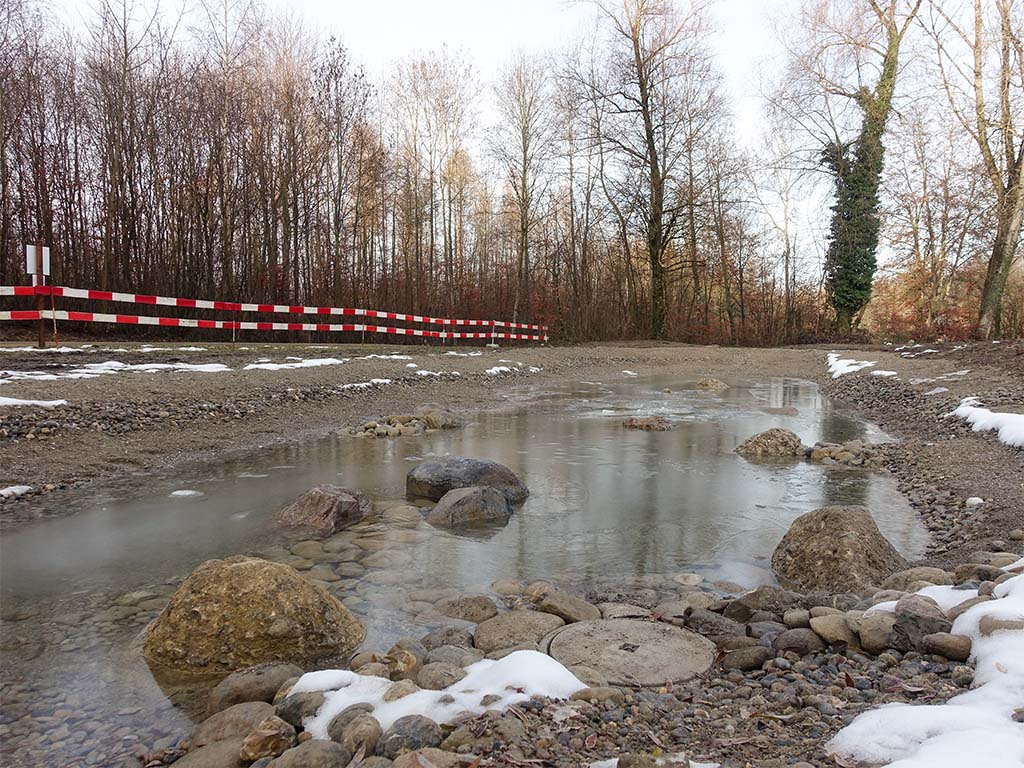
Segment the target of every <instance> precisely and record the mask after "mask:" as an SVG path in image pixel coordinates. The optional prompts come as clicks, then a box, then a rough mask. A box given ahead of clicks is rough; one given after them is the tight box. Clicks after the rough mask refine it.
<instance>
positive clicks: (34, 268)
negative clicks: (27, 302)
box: [25, 240, 50, 349]
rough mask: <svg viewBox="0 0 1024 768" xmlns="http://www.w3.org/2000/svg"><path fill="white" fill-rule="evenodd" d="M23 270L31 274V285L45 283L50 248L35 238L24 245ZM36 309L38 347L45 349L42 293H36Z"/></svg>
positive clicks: (37, 285) (48, 266) (48, 269)
mask: <svg viewBox="0 0 1024 768" xmlns="http://www.w3.org/2000/svg"><path fill="white" fill-rule="evenodd" d="M25 272H26V273H28V274H30V275H32V285H33V286H36V287H39V286H42V285H46V276H47V275H49V274H50V248H49V247H48V246H47V247H45V248H44V247H43V244H42V242H41V241H39V240H37V241H36V244H35V245H26V246H25ZM36 311H37V312H39V349H46V333H45V331H44V330H43V294H42V293H37V294H36Z"/></svg>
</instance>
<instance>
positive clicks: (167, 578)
mask: <svg viewBox="0 0 1024 768" xmlns="http://www.w3.org/2000/svg"><path fill="white" fill-rule="evenodd" d="M729 383H730V384H731V385H732V386H731V387H730V388H729V389H727V390H724V391H722V392H705V391H700V390H697V389H695V388H693V382H692V381H685V380H679V379H668V378H650V379H640V378H634V377H628V376H624V377H623V378H622V379H621V380H618V381H615V382H612V383H599V382H574V383H571V384H566V385H564V386H560V387H556V388H551V389H547V390H545V391H537V390H535V389H533V390H525V389H524V390H522V391H518V392H513V394H512V395H511V396H510V397H509V398H508V401H507V407H504V408H502V409H500V410H496V411H492V412H485V413H481V414H478V415H476V416H474V417H473V418H472V419H471V420H470V421H469V423H468V424H467V425H466V426H465V427H464V428H463V429H459V430H449V431H444V432H434V433H430V434H426V435H423V436H421V437H403V438H395V439H373V438H354V437H349V436H344V435H339V436H335V437H330V438H325V439H322V440H317V441H311V442H307V443H302V444H294V445H289V446H277V447H273V448H268V449H263V450H254V451H252V452H249V453H247V454H246V455H245V456H244V458H236V459H232V460H228V461H225V462H223V463H219V464H216V465H210V466H206V467H203V468H202V470H201V471H191V472H189V473H187V474H185V473H178V474H175V475H160V474H154V475H145V476H139V477H135V478H131V479H130V480H129V481H127V482H121V483H117V484H110V485H108V486H106V487H94V488H91V489H89V490H88V491H81V490H79V491H77V492H69V493H66V494H63V495H58V494H51V495H50V496H47V497H44V502H43V503H46V504H59V505H63V506H65V507H67V509H68V510H69V511H72V512H74V514H73V515H71V516H65V517H60V518H53V519H47V520H41V521H39V522H37V523H33V524H30V525H27V526H24V527H22V528H20V529H17V530H15V531H13V532H11V533H9V534H5V535H4V537H3V538H2V540H0V568H2V572H0V573H2V580H0V589H2V598H3V615H4V617H5V620H4V621H3V624H2V627H3V637H2V655H3V664H2V669H0V673H2V681H3V683H2V685H3V688H2V689H0V698H2V699H3V704H2V711H0V737H4V738H3V742H4V745H3V746H2V747H0V749H2V750H3V752H2V753H0V756H3V755H6V757H7V759H6V760H4V762H5V764H13V765H17V764H25V765H29V764H33V762H32V761H31V760H30V759H29V758H30V757H31V758H32V759H33V760H34V761H35V762H36V763H38V761H39V759H40V756H41V755H43V754H47V755H50V756H51V757H50V758H49V760H50V761H52V762H53V763H57V762H58V761H60V760H68V761H70V760H80V761H81V762H82V764H90V765H92V764H105V763H106V762H108V761H110V760H112V759H113V758H114V757H117V756H118V755H122V754H124V755H126V754H130V751H131V750H132V749H133V748H134V746H135V744H136V742H137V741H139V740H141V741H142V742H143V743H147V744H148V743H150V742H151V741H152V739H153V738H155V737H159V736H162V735H164V734H176V733H180V729H181V728H183V727H184V726H185V725H187V723H188V716H187V711H188V709H189V707H188V706H184V708H182V707H179V706H176V704H182V703H186V704H187V700H178V699H177V698H176V697H175V696H172V697H171V698H172V699H174V702H172V701H171V699H169V698H168V696H167V694H166V693H165V692H164V691H162V690H161V689H160V688H159V687H158V686H157V685H156V684H155V683H154V682H153V680H152V678H151V677H150V675H149V673H148V670H147V669H146V667H145V665H144V664H142V663H141V662H140V661H139V659H138V653H137V645H133V643H135V640H136V638H137V635H138V633H139V631H140V630H141V629H142V627H144V626H145V624H146V622H148V621H149V620H150V619H151V618H152V617H153V616H154V615H155V614H156V612H157V611H158V609H159V606H160V604H161V603H162V601H163V600H165V599H166V596H167V595H168V594H170V593H171V592H173V590H174V585H175V584H176V583H177V581H178V580H180V579H181V578H182V577H184V576H185V575H187V574H188V572H189V571H191V569H192V568H194V567H195V566H196V565H197V564H199V563H200V562H202V561H203V560H205V559H208V558H211V557H219V556H225V555H230V554H237V553H242V552H253V553H259V554H262V555H265V556H268V557H272V558H275V559H288V557H289V555H288V551H287V547H288V545H289V543H290V542H288V541H287V540H286V539H285V538H284V537H283V536H282V534H281V532H280V531H278V530H276V529H275V527H274V513H275V512H276V510H277V509H279V508H280V507H282V506H283V505H285V504H286V503H288V502H289V501H290V500H291V499H293V498H294V497H295V496H297V495H299V494H300V493H302V492H303V491H305V490H307V489H308V488H309V487H311V486H312V485H315V484H317V483H335V484H340V485H345V486H349V487H351V488H354V489H357V490H360V491H363V492H364V493H366V494H367V495H368V496H369V497H370V498H372V499H376V500H387V499H398V498H401V497H402V495H403V493H404V483H405V475H406V473H407V472H408V471H409V469H410V468H412V467H413V466H415V464H416V462H417V461H419V460H420V459H423V458H427V457H430V456H437V455H446V454H462V455H468V456H473V457H476V458H486V459H492V460H495V461H498V462H501V463H503V464H506V465H508V466H509V467H511V468H512V469H513V470H514V471H516V472H517V473H518V474H519V475H520V476H521V477H522V478H523V479H524V480H525V481H526V483H527V485H528V486H529V488H530V490H531V496H530V498H529V500H528V501H527V502H526V503H525V504H524V505H523V507H522V508H521V509H519V510H517V512H516V513H515V514H514V515H513V517H512V518H511V520H510V521H509V523H508V524H507V525H506V526H504V527H501V528H487V529H481V530H477V531H472V532H468V533H462V534H456V533H452V532H449V531H441V530H436V529H434V528H432V527H430V526H429V525H427V524H426V523H425V522H421V523H419V524H418V525H415V524H414V525H413V526H405V527H403V528H402V529H400V530H399V529H389V528H388V527H387V526H385V525H383V524H382V523H380V522H379V521H368V522H367V523H365V524H361V525H360V526H358V527H357V528H356V529H352V530H350V531H347V532H345V533H344V534H341V537H342V539H343V540H344V543H345V546H344V547H342V548H341V549H340V550H339V553H340V554H339V557H337V558H335V562H332V563H331V564H330V565H331V566H332V567H336V569H337V573H338V577H337V580H336V581H333V582H332V583H331V585H330V588H331V589H332V591H334V592H335V593H336V594H337V595H338V596H339V597H340V598H343V599H344V602H346V604H347V605H349V607H350V608H351V609H352V610H353V611H354V612H355V613H357V614H358V615H359V616H360V617H361V618H362V619H363V621H364V622H365V623H366V624H367V629H368V637H367V645H368V646H370V647H376V648H382V649H386V648H387V647H388V645H390V643H391V642H393V641H394V640H395V639H397V638H398V637H401V636H416V637H418V636H420V635H422V634H424V633H425V632H426V631H427V630H428V629H430V628H431V627H430V626H428V625H427V624H425V623H424V622H425V621H429V619H428V618H427V616H426V614H425V612H424V607H425V606H426V603H427V602H428V601H426V600H425V599H424V598H425V593H426V592H428V591H430V590H434V591H435V592H437V591H438V590H459V591H484V592H486V591H487V590H488V587H489V585H490V584H491V583H492V582H494V581H496V580H498V579H519V580H526V581H528V580H533V579H546V580H550V581H554V582H556V583H558V584H559V585H560V586H563V587H566V588H568V589H571V590H576V591H578V592H580V593H581V594H583V593H590V594H591V595H596V596H600V595H614V594H616V593H617V592H619V591H629V590H631V589H638V588H650V589H654V590H657V589H658V588H659V585H660V584H662V583H664V580H666V579H670V578H671V576H672V574H677V573H679V572H682V571H696V572H698V573H700V574H702V575H703V576H704V577H705V579H706V580H708V581H712V582H713V581H720V580H727V581H729V582H734V583H735V584H738V585H740V586H744V587H746V586H752V585H756V584H760V583H766V582H770V581H772V576H771V573H770V571H769V570H768V559H769V558H770V555H771V552H772V549H773V548H774V546H775V545H776V544H777V543H778V541H779V539H780V538H781V537H782V535H783V534H784V533H785V531H786V528H787V527H788V525H789V524H790V523H791V522H792V520H793V519H795V518H796V517H797V516H799V515H801V514H803V513H804V512H807V511H810V510H812V509H815V508H817V507H819V506H823V505H826V504H862V505H864V506H867V507H868V508H869V509H870V510H872V512H873V514H874V515H875V518H876V520H877V522H878V524H879V527H880V528H881V530H882V532H883V533H884V534H885V535H886V537H887V538H889V540H890V541H891V542H892V543H893V544H894V546H896V548H897V549H899V550H900V551H901V552H902V553H903V554H904V555H906V556H908V557H910V558H913V557H915V556H918V555H920V554H921V553H922V552H923V550H924V547H925V545H926V543H927V533H926V531H925V529H924V527H923V526H922V525H921V524H920V523H919V522H918V521H917V520H916V518H915V515H914V513H913V511H912V510H911V508H910V506H909V504H908V503H907V501H906V500H905V499H904V498H903V496H902V495H901V494H899V492H898V491H897V489H896V485H895V481H894V480H893V479H892V478H891V477H890V476H889V475H887V474H885V473H880V472H869V471H864V470H857V469H840V468H826V467H822V466H819V465H812V464H810V463H807V462H802V461H789V462H783V463H778V462H772V463H752V462H749V461H747V460H746V459H744V458H742V457H740V456H738V455H736V454H735V453H734V452H733V449H734V448H735V447H736V445H738V444H739V443H740V442H742V441H743V440H744V439H746V438H747V437H749V436H750V435H752V434H755V433H756V432H759V431H762V430H764V429H768V428H769V427H773V426H782V427H786V428H788V429H792V430H793V431H794V432H796V433H797V434H798V435H800V437H801V438H802V439H803V441H804V442H805V443H808V444H809V443H813V442H815V441H816V440H828V441H837V442H838V441H845V440H850V439H854V438H862V439H866V440H871V441H881V440H885V439H887V437H886V435H884V434H883V433H882V432H881V431H879V430H878V429H877V428H876V427H874V426H873V425H870V424H867V423H865V422H863V421H861V420H859V419H857V418H856V417H854V416H853V415H852V414H850V413H849V412H847V411H844V410H843V409H842V408H841V407H839V406H837V405H836V404H835V403H832V402H830V401H828V400H827V399H826V398H824V397H823V396H821V395H820V394H819V393H818V390H817V387H816V386H815V385H814V384H812V383H809V382H805V381H800V380H795V379H769V380H757V381H753V380H752V381H731V382H729ZM629 415H664V416H667V417H668V418H670V419H671V420H673V421H675V422H677V423H678V426H677V427H676V428H675V429H673V430H671V431H668V432H639V431H631V430H625V429H623V428H622V426H621V422H622V419H623V418H624V417H625V416H629ZM186 490H187V491H197V492H199V493H200V494H202V495H189V496H182V495H177V496H172V495H171V494H172V493H174V492H175V491H186ZM372 537H377V540H378V541H382V542H385V544H384V545H382V546H379V547H378V546H374V547H371V548H369V550H367V549H364V548H365V547H366V544H365V542H366V541H367V540H369V539H371V538H372ZM336 538H337V537H336ZM349 540H350V541H349ZM364 561H365V562H364ZM723 588H725V589H727V588H728V585H724V586H723ZM136 591H138V592H139V594H136V595H134V596H131V595H129V596H127V597H122V596H123V595H125V593H130V592H136ZM154 723H158V724H159V728H157V729H156V730H153V728H152V726H153V724H154ZM69 726H70V727H69ZM176 729H179V730H177V731H176ZM10 734H13V735H15V736H17V738H14V739H12V738H9V737H8V735H10ZM26 739H30V741H29V743H30V744H31V749H29V750H27V751H26V749H25V748H24V747H25V741H26Z"/></svg>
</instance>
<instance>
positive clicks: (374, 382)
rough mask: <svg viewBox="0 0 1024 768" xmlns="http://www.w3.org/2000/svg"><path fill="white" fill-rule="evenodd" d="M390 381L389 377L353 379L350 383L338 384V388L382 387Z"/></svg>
mask: <svg viewBox="0 0 1024 768" xmlns="http://www.w3.org/2000/svg"><path fill="white" fill-rule="evenodd" d="M390 383H391V379H370V380H369V381H354V382H352V383H351V384H339V385H338V389H370V388H371V387H383V386H385V385H386V384H390Z"/></svg>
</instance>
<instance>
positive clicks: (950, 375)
mask: <svg viewBox="0 0 1024 768" xmlns="http://www.w3.org/2000/svg"><path fill="white" fill-rule="evenodd" d="M970 372H971V369H970V368H964V369H963V370H962V371H953V372H952V373H943V374H940V375H939V376H938V377H937V378H940V379H954V378H955V379H959V378H960V377H962V376H966V375H967V374H968V373H970Z"/></svg>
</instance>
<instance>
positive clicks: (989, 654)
mask: <svg viewBox="0 0 1024 768" xmlns="http://www.w3.org/2000/svg"><path fill="white" fill-rule="evenodd" d="M1015 565H1017V564H1015ZM1020 565H1024V559H1022V560H1021V561H1020ZM938 589H947V590H950V591H951V592H952V591H955V592H960V593H961V594H962V595H964V596H965V599H967V598H969V597H970V596H972V593H973V592H974V590H952V589H951V588H948V587H947V588H936V587H927V588H926V589H924V590H921V591H920V594H929V595H930V596H932V597H934V596H935V595H940V596H942V597H943V598H944V599H945V598H946V597H947V594H946V593H945V592H940V591H938ZM993 594H994V595H995V597H996V598H997V599H995V600H990V601H988V602H985V603H980V604H979V605H975V606H974V607H972V608H969V609H968V610H967V611H965V612H964V613H963V614H961V615H960V616H959V617H958V618H957V619H956V621H955V622H954V623H953V632H954V633H955V634H960V635H966V636H968V637H970V638H971V643H972V645H971V658H972V659H973V661H974V663H975V675H974V687H973V688H972V689H971V690H970V691H967V692H966V693H962V694H960V695H958V696H954V697H953V698H952V699H950V700H949V701H948V702H946V703H945V704H937V705H929V704H889V705H886V706H883V707H879V708H878V709H874V710H871V711H869V712H865V713H863V714H861V715H859V716H858V717H857V718H856V719H854V721H853V722H852V723H851V724H850V725H848V726H847V727H846V728H843V729H842V730H841V731H840V732H839V733H837V734H836V736H835V737H834V738H833V739H832V740H831V741H830V742H829V743H828V744H827V745H826V749H827V751H828V752H829V753H830V754H831V755H833V756H834V757H836V758H837V762H840V764H842V765H852V764H858V765H859V764H866V765H873V766H874V765H887V766H890V767H891V768H967V766H979V768H980V766H984V768H1020V766H1021V765H1022V764H1024V727H1022V726H1021V724H1020V723H1017V722H1015V721H1014V720H1013V716H1014V713H1015V711H1016V710H1017V709H1018V708H1019V707H1020V706H1021V703H1022V702H1024V630H1020V629H1012V628H1006V629H1000V628H999V627H998V626H996V628H995V629H994V630H992V628H991V627H990V626H989V627H986V631H987V634H986V633H983V632H982V628H981V624H982V621H983V620H984V619H988V622H987V623H989V624H991V623H994V622H998V621H1010V622H1013V621H1019V620H1020V619H1021V617H1024V575H1021V576H1015V577H1013V578H1012V579H1009V580H1008V581H1004V582H1003V583H1002V584H998V585H997V586H996V588H995V590H994V592H993ZM949 600H950V601H952V597H951V596H950V597H949ZM876 607H877V606H876Z"/></svg>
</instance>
